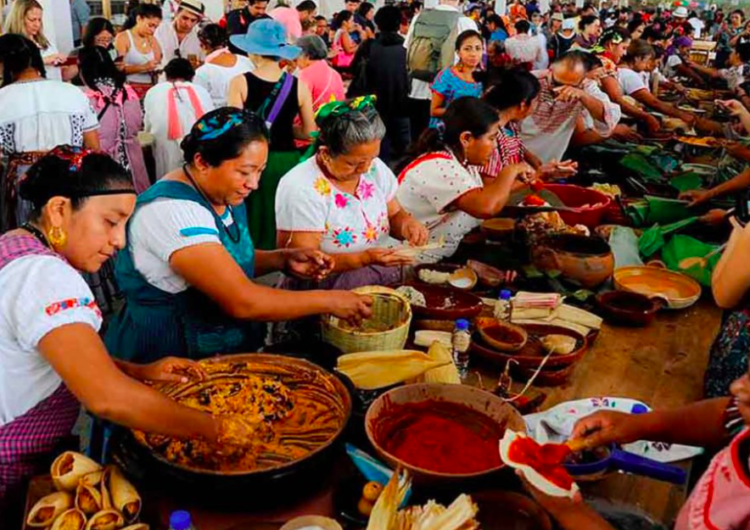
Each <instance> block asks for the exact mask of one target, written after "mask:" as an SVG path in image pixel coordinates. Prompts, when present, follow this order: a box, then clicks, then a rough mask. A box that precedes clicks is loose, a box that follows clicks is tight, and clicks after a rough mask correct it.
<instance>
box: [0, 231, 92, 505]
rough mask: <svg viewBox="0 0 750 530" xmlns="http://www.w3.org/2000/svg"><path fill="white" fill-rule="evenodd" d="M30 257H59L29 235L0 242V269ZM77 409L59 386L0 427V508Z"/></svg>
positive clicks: (69, 425)
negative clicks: (5, 498) (17, 260)
mask: <svg viewBox="0 0 750 530" xmlns="http://www.w3.org/2000/svg"><path fill="white" fill-rule="evenodd" d="M30 255H39V256H56V257H59V256H58V255H57V254H55V253H54V252H52V251H51V250H49V249H48V248H47V247H45V246H44V245H42V243H40V242H39V240H37V239H36V238H35V237H32V236H13V237H4V238H2V239H0V270H2V269H3V267H5V266H6V265H8V264H9V263H11V262H12V261H13V260H15V259H18V258H22V257H24V256H30ZM60 259H62V258H60ZM79 410H80V404H79V403H78V400H77V399H76V398H75V396H73V394H71V393H70V391H69V390H68V389H67V388H66V386H65V384H61V385H60V386H59V387H58V388H57V390H55V392H53V393H52V395H50V396H49V397H48V398H46V399H44V400H42V401H40V402H39V403H37V404H36V406H34V407H33V408H32V409H30V410H28V411H27V412H26V413H24V414H23V415H21V416H19V417H18V418H16V419H14V420H13V421H11V422H10V423H7V424H5V425H3V426H2V427H0V505H2V500H3V498H4V497H5V495H6V494H7V493H9V492H11V490H14V489H16V488H18V487H20V486H21V485H22V484H23V483H24V481H25V479H27V478H29V477H31V476H33V475H36V474H39V473H42V472H44V470H45V467H46V466H48V465H49V462H48V460H49V455H50V453H52V451H53V450H54V449H55V448H56V447H57V446H59V445H60V442H61V441H62V440H63V439H64V438H65V437H67V436H69V435H70V433H71V431H72V430H73V426H74V425H75V422H76V419H77V418H78V413H79Z"/></svg>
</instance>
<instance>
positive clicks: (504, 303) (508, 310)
mask: <svg viewBox="0 0 750 530" xmlns="http://www.w3.org/2000/svg"><path fill="white" fill-rule="evenodd" d="M512 296H513V295H512V293H511V292H510V291H508V290H507V289H503V290H502V291H500V298H499V299H498V301H497V302H496V303H495V311H494V314H495V318H496V319H498V320H501V321H503V322H510V319H511V314H512V313H513V307H512V302H511V300H510V299H511V297H512Z"/></svg>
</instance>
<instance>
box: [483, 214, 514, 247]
mask: <svg viewBox="0 0 750 530" xmlns="http://www.w3.org/2000/svg"><path fill="white" fill-rule="evenodd" d="M480 230H481V231H482V233H483V234H484V235H486V236H487V239H490V240H492V241H504V240H507V239H509V238H510V237H512V236H513V232H515V230H516V220H515V219H506V218H504V217H499V218H496V219H487V220H486V221H483V222H482V224H481V225H480Z"/></svg>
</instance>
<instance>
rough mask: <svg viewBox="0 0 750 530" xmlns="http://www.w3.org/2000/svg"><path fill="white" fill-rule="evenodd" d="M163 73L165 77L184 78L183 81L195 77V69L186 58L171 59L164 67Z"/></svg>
mask: <svg viewBox="0 0 750 530" xmlns="http://www.w3.org/2000/svg"><path fill="white" fill-rule="evenodd" d="M164 75H165V76H166V77H167V79H184V80H185V81H192V80H193V78H194V77H195V70H194V69H193V65H192V64H190V61H188V60H187V59H182V58H179V57H178V58H176V59H172V60H171V61H169V63H167V66H165V67H164Z"/></svg>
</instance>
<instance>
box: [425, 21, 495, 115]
mask: <svg viewBox="0 0 750 530" xmlns="http://www.w3.org/2000/svg"><path fill="white" fill-rule="evenodd" d="M456 53H457V54H458V64H456V65H455V66H449V67H448V68H446V69H445V70H442V71H441V72H440V73H438V75H437V77H435V81H433V83H432V87H431V88H432V104H431V106H430V116H431V118H430V127H433V128H436V127H439V126H440V125H441V124H442V118H443V115H444V114H445V112H446V110H447V109H448V107H449V106H450V104H451V103H452V102H454V101H455V100H457V99H459V98H463V97H475V98H478V97H480V96H481V95H482V83H480V82H478V81H477V80H476V79H475V76H474V74H475V73H476V72H477V71H478V70H479V69H480V68H481V67H482V54H483V53H484V42H483V41H482V36H481V35H480V34H479V33H478V32H477V31H474V30H468V31H464V32H463V33H461V34H460V35H459V36H458V38H457V39H456Z"/></svg>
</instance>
